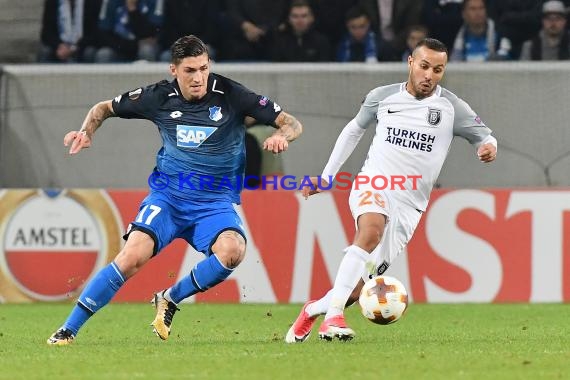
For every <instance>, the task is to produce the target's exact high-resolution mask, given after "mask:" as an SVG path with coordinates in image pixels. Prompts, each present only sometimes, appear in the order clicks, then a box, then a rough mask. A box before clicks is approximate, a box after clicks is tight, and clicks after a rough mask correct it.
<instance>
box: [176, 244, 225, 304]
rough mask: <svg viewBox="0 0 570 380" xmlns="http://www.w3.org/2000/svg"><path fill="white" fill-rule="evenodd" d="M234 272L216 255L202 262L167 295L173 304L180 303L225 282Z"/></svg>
mask: <svg viewBox="0 0 570 380" xmlns="http://www.w3.org/2000/svg"><path fill="white" fill-rule="evenodd" d="M232 272H233V270H231V269H228V268H226V267H225V266H223V265H222V263H220V260H219V259H218V257H217V256H216V255H215V254H212V255H210V256H209V257H208V258H206V259H204V260H202V261H200V262H199V263H198V264H196V266H195V267H194V268H193V269H192V271H191V272H190V274H189V275H188V276H186V277H184V278H183V279H182V280H180V281H179V282H177V283H176V284H174V286H172V287H171V288H170V289H168V291H167V293H168V296H169V297H170V299H171V300H172V302H174V303H179V302H180V301H182V300H183V299H184V298H187V297H190V296H192V295H194V294H196V293H198V292H204V291H206V290H208V289H210V288H211V287H212V286H214V285H217V284H219V283H220V282H222V281H224V280H225V279H226V278H228V276H229V275H230V274H231V273H232Z"/></svg>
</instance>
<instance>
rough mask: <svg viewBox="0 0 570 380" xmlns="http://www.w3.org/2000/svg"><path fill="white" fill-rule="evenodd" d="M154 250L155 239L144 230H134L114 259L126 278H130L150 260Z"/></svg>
mask: <svg viewBox="0 0 570 380" xmlns="http://www.w3.org/2000/svg"><path fill="white" fill-rule="evenodd" d="M153 252H154V240H153V239H152V238H151V237H150V236H148V235H147V234H145V233H143V232H139V231H133V232H132V233H131V235H129V239H128V240H127V243H126V244H125V246H124V247H123V249H122V250H121V252H119V254H118V255H117V257H115V260H114V261H115V263H116V264H117V266H118V267H119V270H120V271H121V272H122V274H123V275H124V276H125V278H130V277H132V276H133V275H134V274H135V273H137V272H138V271H139V269H141V268H142V266H143V265H144V264H146V263H147V262H148V260H149V259H150V258H151V257H152V254H153Z"/></svg>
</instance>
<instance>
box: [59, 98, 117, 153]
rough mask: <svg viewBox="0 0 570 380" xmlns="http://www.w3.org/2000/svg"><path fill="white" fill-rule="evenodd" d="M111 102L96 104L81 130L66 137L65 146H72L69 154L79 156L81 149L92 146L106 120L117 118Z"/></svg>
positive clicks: (86, 117)
mask: <svg viewBox="0 0 570 380" xmlns="http://www.w3.org/2000/svg"><path fill="white" fill-rule="evenodd" d="M111 102H112V101H111V100H105V101H102V102H99V103H97V104H95V105H94V106H93V107H91V109H90V110H89V112H87V115H86V116H85V120H83V124H82V125H81V129H80V130H79V131H71V132H68V133H67V134H66V135H65V137H64V138H63V145H65V146H69V145H70V144H71V147H70V148H69V154H77V153H79V152H80V151H81V149H83V148H89V147H90V146H91V140H92V138H93V134H94V133H95V131H96V130H97V128H99V127H100V126H101V124H103V121H105V119H107V118H109V117H111V116H115V113H114V112H113V106H112V105H111Z"/></svg>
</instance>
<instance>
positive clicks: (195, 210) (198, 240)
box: [124, 191, 245, 256]
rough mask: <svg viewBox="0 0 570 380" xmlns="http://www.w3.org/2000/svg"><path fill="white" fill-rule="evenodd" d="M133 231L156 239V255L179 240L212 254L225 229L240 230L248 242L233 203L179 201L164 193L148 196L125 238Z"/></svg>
mask: <svg viewBox="0 0 570 380" xmlns="http://www.w3.org/2000/svg"><path fill="white" fill-rule="evenodd" d="M133 230H139V231H143V232H145V233H147V234H149V235H150V236H151V237H152V238H153V239H154V253H153V255H156V254H157V253H158V252H160V251H161V250H162V249H163V248H164V247H166V246H167V245H168V244H169V243H170V242H172V241H173V240H174V239H176V238H182V239H184V240H186V241H187V242H188V244H190V245H191V246H192V247H194V249H195V250H196V251H198V252H202V253H204V254H206V255H207V256H209V255H211V254H212V245H213V244H214V243H215V241H216V239H217V238H218V235H220V234H221V233H222V232H223V231H225V230H234V231H237V232H238V233H240V234H241V235H242V236H243V237H244V239H245V232H244V231H243V224H242V221H241V218H240V217H239V215H238V214H237V212H236V211H235V209H234V207H233V204H232V203H230V202H227V201H218V202H212V201H209V202H189V201H183V200H176V199H175V198H173V197H171V196H169V195H168V193H167V192H164V191H154V192H151V193H150V194H149V195H147V196H146V198H145V199H144V200H143V201H142V203H141V206H140V208H139V213H138V214H137V217H136V218H135V221H134V222H132V223H131V225H130V226H129V230H128V231H127V234H126V235H125V236H124V238H125V239H127V238H128V235H129V233H130V232H131V231H133Z"/></svg>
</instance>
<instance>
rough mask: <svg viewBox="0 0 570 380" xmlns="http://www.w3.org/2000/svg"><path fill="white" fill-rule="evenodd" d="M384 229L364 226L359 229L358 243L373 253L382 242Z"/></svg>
mask: <svg viewBox="0 0 570 380" xmlns="http://www.w3.org/2000/svg"><path fill="white" fill-rule="evenodd" d="M381 238H382V230H381V229H378V228H374V227H364V228H362V229H360V230H359V231H358V235H357V237H356V245H358V246H359V247H360V248H362V249H364V250H365V251H366V252H368V253H371V252H372V251H373V250H374V248H376V247H377V246H378V244H380V240H381Z"/></svg>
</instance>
